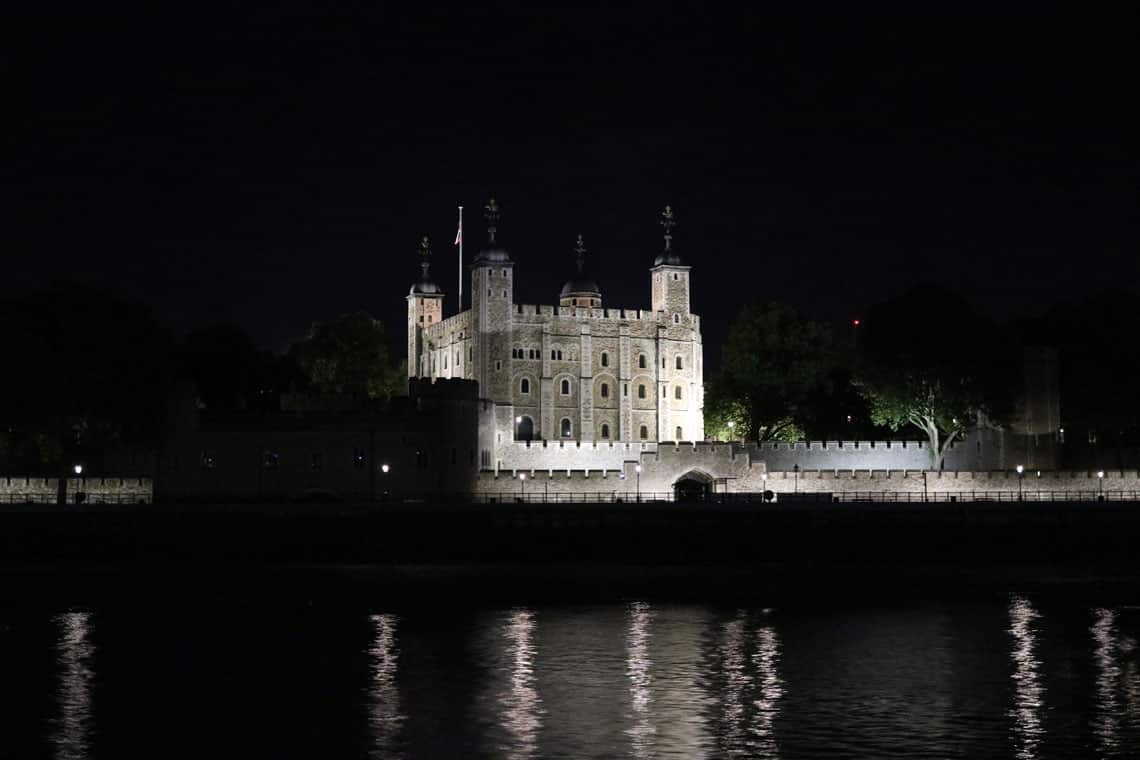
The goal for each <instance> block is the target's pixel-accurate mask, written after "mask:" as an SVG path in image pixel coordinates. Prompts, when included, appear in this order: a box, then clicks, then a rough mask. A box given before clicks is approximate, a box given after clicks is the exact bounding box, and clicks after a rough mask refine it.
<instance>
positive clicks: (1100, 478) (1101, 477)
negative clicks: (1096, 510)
mask: <svg viewBox="0 0 1140 760" xmlns="http://www.w3.org/2000/svg"><path fill="white" fill-rule="evenodd" d="M1096 477H1097V480H1098V481H1099V482H1100V498H1101V499H1103V498H1104V470H1097V472H1096Z"/></svg>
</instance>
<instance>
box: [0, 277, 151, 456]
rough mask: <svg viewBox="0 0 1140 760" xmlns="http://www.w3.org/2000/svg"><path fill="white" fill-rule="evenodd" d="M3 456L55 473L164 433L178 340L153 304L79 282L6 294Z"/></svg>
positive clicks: (0, 418) (1, 307) (0, 408)
mask: <svg viewBox="0 0 1140 760" xmlns="http://www.w3.org/2000/svg"><path fill="white" fill-rule="evenodd" d="M0 343H2V345H4V346H5V351H6V353H7V356H8V357H9V361H8V362H7V363H6V366H5V368H4V371H3V372H0V399H2V401H0V431H3V433H2V436H0V437H3V438H4V442H3V443H2V444H0V456H6V457H7V462H8V465H9V467H12V468H19V469H20V470H22V471H24V472H31V471H40V472H49V473H53V474H54V472H55V469H56V468H57V467H58V466H59V465H60V463H61V462H62V461H63V460H65V459H67V458H70V457H74V456H82V457H83V458H86V459H90V458H93V457H97V456H98V455H99V452H100V451H105V450H107V449H109V448H113V447H117V446H125V445H130V446H145V445H151V444H153V443H154V442H155V441H156V440H157V437H158V433H159V427H160V423H161V420H162V418H163V414H162V412H163V405H164V400H165V394H166V391H167V388H168V387H169V379H170V376H171V372H170V368H171V364H172V363H171V359H172V354H173V349H174V341H173V338H172V336H171V334H170V333H169V332H168V331H167V330H166V329H165V328H164V327H163V326H162V325H160V324H159V323H158V322H157V321H156V320H155V318H154V316H153V315H152V313H151V311H150V310H149V309H148V308H146V307H143V306H140V305H138V304H134V303H129V302H126V301H123V300H120V299H118V298H117V297H115V296H112V295H110V294H108V293H103V292H100V291H97V290H93V289H91V288H87V287H82V286H78V285H73V284H65V285H57V286H53V287H52V288H50V289H48V290H46V291H42V292H38V293H34V294H30V295H27V296H23V297H18V298H7V299H3V300H2V301H0Z"/></svg>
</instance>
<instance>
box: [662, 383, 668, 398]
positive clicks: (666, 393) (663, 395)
mask: <svg viewBox="0 0 1140 760" xmlns="http://www.w3.org/2000/svg"><path fill="white" fill-rule="evenodd" d="M661 398H669V389H668V388H666V387H665V386H664V385H662V386H661Z"/></svg>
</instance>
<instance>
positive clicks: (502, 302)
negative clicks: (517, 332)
mask: <svg viewBox="0 0 1140 760" xmlns="http://www.w3.org/2000/svg"><path fill="white" fill-rule="evenodd" d="M483 212H484V214H483V216H484V218H485V219H486V221H487V238H488V240H487V246H486V247H485V248H483V249H482V250H481V251H479V253H478V255H477V256H476V257H475V261H473V262H472V264H471V332H472V337H473V339H474V346H473V350H474V364H475V368H476V373H477V374H476V377H475V379H476V380H477V381H478V382H479V395H480V397H481V398H491V399H509V398H510V396H511V304H512V303H513V302H514V290H513V289H514V266H515V264H514V262H513V261H511V257H510V255H508V254H507V251H506V250H505V249H503V248H502V247H500V246H499V244H498V242H497V241H496V240H495V236H496V235H497V233H498V224H499V212H500V209H499V205H498V204H497V203H496V202H495V199H494V198H492V199H491V200H490V202H488V203H487V205H486V206H485V207H484V209H483Z"/></svg>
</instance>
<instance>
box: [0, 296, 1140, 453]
mask: <svg viewBox="0 0 1140 760" xmlns="http://www.w3.org/2000/svg"><path fill="white" fill-rule="evenodd" d="M392 337H393V336H390V335H386V334H385V330H384V327H383V326H382V325H381V324H380V323H379V322H377V321H376V320H374V319H372V318H371V317H370V316H369V315H367V314H364V313H363V312H356V313H351V314H345V315H342V316H339V317H336V318H335V319H331V320H328V321H324V322H316V323H314V324H313V325H312V327H311V328H310V329H309V331H308V332H307V333H306V334H305V335H301V336H297V339H296V340H295V341H294V342H293V344H292V345H291V347H290V348H289V350H288V351H286V352H284V353H281V354H278V353H274V352H270V351H265V350H263V349H260V348H258V347H257V346H256V344H255V343H254V342H253V340H252V339H251V338H250V337H249V335H248V334H247V333H246V332H245V331H244V330H243V329H242V328H240V327H239V326H237V325H232V324H218V325H208V326H204V327H202V328H200V329H197V330H194V331H192V332H191V333H189V334H187V335H185V336H182V337H179V336H176V335H175V334H174V333H173V332H171V331H170V330H168V329H167V328H166V327H165V326H164V325H163V324H162V323H161V322H160V321H159V320H158V319H157V318H156V317H155V315H154V314H153V313H152V312H151V311H150V310H149V309H148V308H146V307H143V306H140V305H138V304H133V303H129V302H126V301H123V300H121V299H120V298H118V297H116V296H115V295H113V294H111V293H106V292H100V291H97V290H93V289H91V288H88V287H84V286H78V285H58V286H53V287H51V288H49V289H47V290H44V291H41V292H36V293H32V294H27V295H20V296H8V297H5V298H3V299H0V339H2V341H3V343H2V345H3V346H4V349H5V359H6V361H5V364H4V369H3V371H2V372H0V399H2V401H0V472H4V473H6V474H8V473H10V474H21V475H22V474H29V475H58V474H60V473H61V472H62V471H63V470H62V468H63V467H64V466H66V465H68V464H69V463H71V462H77V461H83V462H86V463H89V464H91V465H93V466H95V467H97V466H98V463H99V462H100V460H101V458H102V456H103V455H104V453H105V452H108V451H112V450H118V451H121V450H124V449H133V450H140V451H152V452H153V451H155V450H156V449H157V447H158V445H159V441H160V440H161V436H162V429H161V428H162V423H163V421H164V420H165V419H168V418H169V411H170V405H171V403H172V399H174V398H175V397H176V396H177V394H176V393H175V388H176V387H179V386H181V387H191V384H192V387H193V388H194V391H195V395H196V400H197V403H198V406H199V408H201V409H204V410H206V411H207V412H225V413H231V414H246V415H257V414H264V413H271V412H274V411H278V410H279V409H280V404H281V398H282V396H283V394H287V393H303V394H309V395H325V396H329V395H335V396H341V397H343V396H346V395H347V396H351V397H353V399H354V400H355V403H358V404H361V405H364V406H373V407H375V406H382V405H383V404H385V403H386V402H387V400H388V399H390V398H391V397H392V396H393V395H396V394H399V393H401V392H402V390H403V388H404V387H405V385H404V380H403V378H404V377H405V375H406V371H405V369H404V367H403V366H402V365H401V362H400V361H398V359H397V357H394V356H391V355H390V353H389V351H388V348H387V347H388V345H389V339H390V338H392ZM1034 346H1043V347H1051V348H1055V349H1056V350H1057V352H1058V357H1059V371H1060V397H1061V424H1062V427H1063V428H1064V431H1065V434H1064V450H1066V451H1069V452H1070V453H1079V456H1074V457H1072V458H1071V461H1074V462H1076V461H1080V462H1092V461H1096V462H1098V463H1100V464H1102V465H1103V466H1107V467H1112V466H1116V465H1120V466H1123V464H1122V463H1124V462H1125V461H1129V458H1128V456H1126V454H1125V452H1128V451H1130V450H1131V451H1135V450H1136V449H1137V448H1140V393H1138V392H1137V388H1140V297H1138V294H1136V293H1134V292H1126V291H1109V292H1104V293H1100V294H1097V295H1094V296H1090V297H1087V298H1084V299H1083V300H1080V301H1077V302H1073V303H1064V304H1057V305H1054V306H1051V307H1048V308H1047V309H1045V310H1044V312H1043V313H1042V314H1041V316H1039V317H1036V318H1033V319H1026V320H1021V321H1017V322H1012V323H1006V324H1000V323H996V322H994V321H992V320H990V319H988V318H987V317H985V316H983V315H981V314H978V313H976V312H975V311H974V310H973V309H972V308H971V307H970V306H969V304H968V303H967V302H966V301H965V300H964V299H962V298H961V297H959V296H958V295H956V294H955V293H953V292H951V291H948V290H946V289H943V288H938V287H933V286H926V287H919V288H915V289H913V290H911V291H908V292H906V293H903V294H901V295H900V296H898V297H896V298H894V299H892V300H890V301H887V302H884V303H881V304H878V305H876V306H874V307H872V308H871V309H870V310H869V311H868V312H867V314H866V315H865V317H864V318H863V319H862V320H861V321H860V323H859V325H858V326H856V325H853V324H846V325H839V326H837V325H832V324H827V323H823V322H818V321H815V320H812V319H810V318H808V317H807V316H805V315H803V314H801V313H800V312H798V311H797V310H796V309H795V308H793V307H791V306H789V305H787V304H783V303H778V302H771V303H750V304H744V305H743V306H742V307H741V308H740V310H739V312H738V314H737V317H736V319H735V320H734V321H733V323H732V325H731V327H730V330H729V332H728V337H727V339H726V340H725V342H724V344H723V345H722V346H709V347H707V349H706V351H707V352H709V353H711V352H719V356H720V363H719V369H718V370H717V372H715V373H714V374H712V375H711V376H709V377H706V378H705V384H706V398H705V428H706V436H707V437H709V438H714V439H720V440H727V439H729V438H732V439H740V440H752V441H766V440H798V439H803V438H809V439H831V440H835V439H842V440H850V439H868V438H874V439H882V438H891V437H894V438H903V437H905V438H915V437H920V438H925V439H928V440H930V441H931V443H932V444H933V446H932V448H933V450H934V451H936V452H937V451H940V450H942V449H944V448H945V447H946V446H947V445H949V444H950V443H952V442H953V441H954V440H956V439H958V438H959V437H960V436H961V435H963V434H964V433H965V432H966V431H967V430H968V429H969V428H971V427H972V426H974V425H976V424H978V422H979V420H981V421H982V422H983V423H984V424H991V425H1005V424H1008V423H1009V421H1010V420H1011V419H1012V416H1013V414H1014V413H1015V402H1016V399H1017V395H1018V393H1019V391H1020V389H1021V387H1022V383H1023V380H1022V377H1021V374H1020V373H1021V369H1022V364H1021V357H1022V351H1023V349H1024V348H1026V347H1034ZM730 425H731V426H730Z"/></svg>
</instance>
